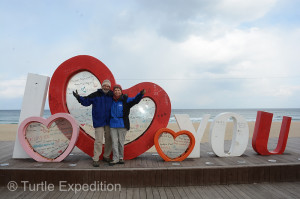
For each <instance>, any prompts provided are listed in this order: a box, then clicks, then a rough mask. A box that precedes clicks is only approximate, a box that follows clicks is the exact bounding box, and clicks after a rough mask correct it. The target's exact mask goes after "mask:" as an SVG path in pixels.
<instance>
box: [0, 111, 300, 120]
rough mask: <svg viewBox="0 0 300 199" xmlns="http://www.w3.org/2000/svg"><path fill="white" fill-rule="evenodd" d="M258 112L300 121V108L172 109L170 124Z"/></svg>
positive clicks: (1, 116) (11, 116) (0, 115)
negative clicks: (178, 116)
mask: <svg viewBox="0 0 300 199" xmlns="http://www.w3.org/2000/svg"><path fill="white" fill-rule="evenodd" d="M257 111H266V112H269V113H273V121H282V117H283V116H289V117H292V121H300V108H274V109H172V111H171V116H170V120H169V122H170V123H176V120H175V117H174V114H188V115H189V116H190V119H191V121H192V122H200V121H201V119H202V117H203V115H204V114H210V121H212V120H213V119H214V118H215V117H216V116H217V115H218V114H220V113H224V112H233V113H237V114H239V115H241V116H243V117H244V118H245V119H246V120H247V121H255V120H256V115H257ZM50 115H51V113H50V110H45V111H44V117H45V118H48V117H49V116H50ZM19 117H20V110H0V124H18V123H19Z"/></svg>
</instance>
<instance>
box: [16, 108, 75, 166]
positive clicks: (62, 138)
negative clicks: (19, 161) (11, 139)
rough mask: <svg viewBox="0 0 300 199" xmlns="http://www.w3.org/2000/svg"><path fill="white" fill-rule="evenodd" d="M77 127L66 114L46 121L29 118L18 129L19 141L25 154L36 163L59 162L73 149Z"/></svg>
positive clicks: (39, 118)
mask: <svg viewBox="0 0 300 199" xmlns="http://www.w3.org/2000/svg"><path fill="white" fill-rule="evenodd" d="M78 134H79V126H78V124H77V122H76V121H75V119H74V118H73V117H72V116H71V115H70V114H66V113H58V114H55V115H51V116H50V117H49V118H48V119H44V118H42V117H29V118H27V119H25V120H24V121H23V122H22V123H21V124H20V126H19V128H18V138H19V141H20V143H21V145H22V147H23V148H24V150H25V151H26V153H27V154H28V155H29V156H30V157H32V158H33V159H35V160H36V161H38V162H60V161H62V160H63V159H64V158H65V157H67V156H68V155H69V153H70V152H71V151H72V150H73V148H74V147H75V144H76V141H77V138H78Z"/></svg>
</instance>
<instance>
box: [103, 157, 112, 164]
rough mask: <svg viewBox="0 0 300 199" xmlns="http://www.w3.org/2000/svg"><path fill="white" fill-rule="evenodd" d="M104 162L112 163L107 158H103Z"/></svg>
mask: <svg viewBox="0 0 300 199" xmlns="http://www.w3.org/2000/svg"><path fill="white" fill-rule="evenodd" d="M102 161H103V162H107V163H109V162H110V158H105V157H103V159H102Z"/></svg>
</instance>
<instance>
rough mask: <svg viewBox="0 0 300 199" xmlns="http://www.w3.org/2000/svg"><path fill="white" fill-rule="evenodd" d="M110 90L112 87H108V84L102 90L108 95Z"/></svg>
mask: <svg viewBox="0 0 300 199" xmlns="http://www.w3.org/2000/svg"><path fill="white" fill-rule="evenodd" d="M109 89H110V86H109V85H107V84H104V85H103V86H102V90H103V91H104V92H106V93H107V92H108V91H109Z"/></svg>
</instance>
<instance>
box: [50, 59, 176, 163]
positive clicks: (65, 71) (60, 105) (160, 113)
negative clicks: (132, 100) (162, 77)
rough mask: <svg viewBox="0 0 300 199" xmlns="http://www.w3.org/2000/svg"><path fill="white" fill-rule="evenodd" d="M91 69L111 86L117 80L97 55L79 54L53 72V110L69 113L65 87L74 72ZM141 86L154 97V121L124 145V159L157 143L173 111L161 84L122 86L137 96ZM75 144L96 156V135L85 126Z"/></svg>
mask: <svg viewBox="0 0 300 199" xmlns="http://www.w3.org/2000/svg"><path fill="white" fill-rule="evenodd" d="M82 71H88V72H90V73H92V74H93V75H94V76H95V77H96V78H97V79H98V80H99V81H100V82H101V83H102V82H103V80H105V79H109V80H110V82H111V85H112V87H113V86H114V85H115V84H116V82H115V79H114V76H113V74H112V73H111V71H110V70H109V69H108V68H107V66H105V65H104V64H103V63H102V62H101V61H99V60H98V59H96V58H94V57H91V56H87V55H79V56H75V57H72V58H70V59H68V60H66V61H65V62H63V63H62V64H61V65H60V66H59V67H58V68H57V69H56V71H55V72H54V74H53V76H52V78H51V82H50V86H49V107H50V111H51V113H52V114H55V113H60V112H62V113H69V110H68V108H67V102H66V90H67V86H68V82H69V80H70V79H71V78H72V76H74V75H75V74H77V73H79V72H82ZM142 89H145V90H146V94H145V96H144V97H148V98H150V99H151V100H153V101H154V103H155V106H156V109H155V114H154V117H153V120H152V123H151V124H150V126H149V127H148V129H146V131H145V132H144V133H143V134H142V135H141V136H140V137H138V138H137V139H135V140H134V141H132V142H130V143H128V144H126V145H125V147H124V159H132V158H135V157H137V156H139V155H141V154H143V153H144V152H146V151H147V150H148V149H150V148H151V147H152V146H153V145H154V141H153V138H154V135H155V133H156V131H157V130H158V129H160V128H163V127H166V126H167V124H168V122H169V118H170V115H171V102H170V99H169V96H168V95H167V93H166V92H165V91H164V90H163V89H162V88H161V87H160V86H158V85H156V84H154V83H151V82H143V83H140V84H137V85H135V86H133V87H131V88H128V89H125V90H123V93H124V94H128V96H129V97H134V96H135V95H136V94H137V93H138V92H140V91H141V90H142ZM76 146H77V147H78V148H80V149H81V150H82V151H83V152H85V153H86V154H88V155H89V156H93V151H94V138H92V137H91V136H90V135H88V134H87V133H86V132H85V131H84V130H83V129H82V128H81V129H80V133H79V137H78V141H77V144H76Z"/></svg>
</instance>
